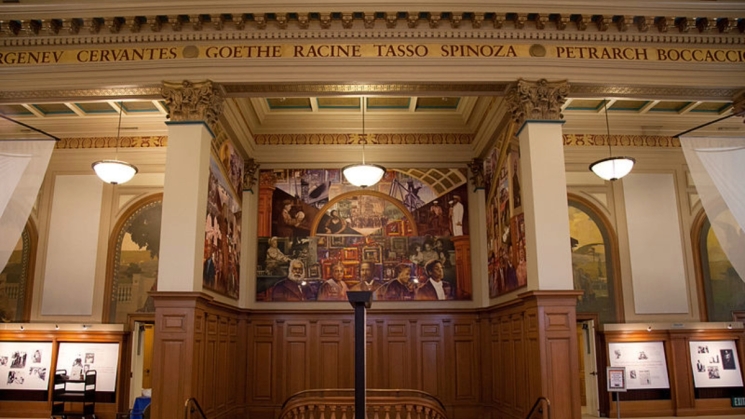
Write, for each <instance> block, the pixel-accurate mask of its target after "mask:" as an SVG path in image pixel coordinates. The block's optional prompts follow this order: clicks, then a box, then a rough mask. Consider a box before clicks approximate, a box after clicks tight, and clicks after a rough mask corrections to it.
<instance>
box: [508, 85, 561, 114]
mask: <svg viewBox="0 0 745 419" xmlns="http://www.w3.org/2000/svg"><path fill="white" fill-rule="evenodd" d="M567 94H569V83H567V82H566V80H565V81H559V82H549V81H548V80H546V79H540V80H538V81H526V80H523V79H520V80H518V81H517V84H516V85H515V87H514V88H513V89H512V90H510V92H509V93H507V97H506V99H505V100H507V105H508V106H509V107H510V112H511V113H512V119H513V120H514V121H515V122H517V124H518V125H522V123H523V122H525V121H526V120H559V119H563V116H562V115H561V106H562V105H563V104H564V102H565V101H566V97H567Z"/></svg>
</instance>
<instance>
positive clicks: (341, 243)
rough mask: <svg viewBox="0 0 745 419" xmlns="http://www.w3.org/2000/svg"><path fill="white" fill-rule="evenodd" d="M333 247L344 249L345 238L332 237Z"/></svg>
mask: <svg viewBox="0 0 745 419" xmlns="http://www.w3.org/2000/svg"><path fill="white" fill-rule="evenodd" d="M331 246H332V247H344V236H331Z"/></svg>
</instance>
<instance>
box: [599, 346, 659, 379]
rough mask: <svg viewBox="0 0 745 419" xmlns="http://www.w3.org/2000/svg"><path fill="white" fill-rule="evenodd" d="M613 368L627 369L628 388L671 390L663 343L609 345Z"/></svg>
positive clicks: (609, 355)
mask: <svg viewBox="0 0 745 419" xmlns="http://www.w3.org/2000/svg"><path fill="white" fill-rule="evenodd" d="M608 357H609V358H610V365H611V367H626V388H627V389H629V390H646V389H651V388H670V381H669V379H668V376H667V362H666V361H665V347H664V345H663V344H662V342H622V343H609V344H608Z"/></svg>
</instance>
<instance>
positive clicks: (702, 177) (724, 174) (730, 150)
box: [680, 137, 745, 280]
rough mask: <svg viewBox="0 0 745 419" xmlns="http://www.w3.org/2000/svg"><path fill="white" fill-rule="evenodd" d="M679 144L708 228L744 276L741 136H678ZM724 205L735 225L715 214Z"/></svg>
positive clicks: (744, 144) (744, 149)
mask: <svg viewBox="0 0 745 419" xmlns="http://www.w3.org/2000/svg"><path fill="white" fill-rule="evenodd" d="M680 144H681V146H682V147H683V152H684V153H685V158H686V162H687V163H688V167H689V169H690V170H691V176H692V177H693V182H694V183H695V185H696V191H697V192H698V194H699V197H700V198H701V203H702V204H703V206H704V210H705V211H706V214H707V216H708V218H709V222H710V223H711V228H712V230H713V231H714V234H715V235H716V236H717V240H719V243H720V245H721V246H722V250H724V253H725V254H726V255H727V258H728V259H729V261H730V263H731V264H732V266H733V267H734V268H735V270H736V271H737V274H738V275H739V276H740V278H743V280H745V233H743V226H745V138H709V137H681V138H680ZM725 209H728V210H729V212H730V213H731V214H732V217H733V218H734V219H735V221H736V226H733V224H732V223H731V222H727V221H728V219H729V220H730V221H731V218H729V217H718V216H717V214H719V213H720V212H721V211H723V210H725Z"/></svg>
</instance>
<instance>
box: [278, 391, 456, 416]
mask: <svg viewBox="0 0 745 419" xmlns="http://www.w3.org/2000/svg"><path fill="white" fill-rule="evenodd" d="M366 406H367V409H366V417H367V419H447V416H446V414H445V407H444V406H443V405H442V403H441V402H440V401H439V400H437V399H436V398H435V397H433V396H431V395H429V394H427V393H425V392H423V391H417V390H377V389H368V390H367V399H366ZM279 419H354V390H353V389H326V390H305V391H301V392H299V393H297V394H295V395H293V396H291V397H290V398H289V399H287V401H285V403H284V405H283V406H282V412H281V413H280V415H279Z"/></svg>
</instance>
